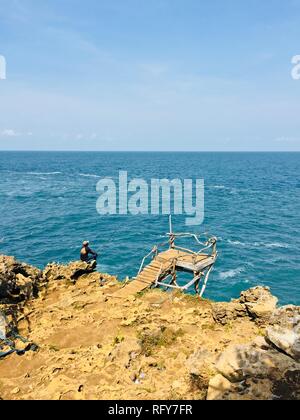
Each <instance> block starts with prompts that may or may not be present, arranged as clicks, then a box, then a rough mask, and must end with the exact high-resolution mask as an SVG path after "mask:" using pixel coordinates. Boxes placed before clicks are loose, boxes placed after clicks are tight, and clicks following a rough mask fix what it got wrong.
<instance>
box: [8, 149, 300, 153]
mask: <svg viewBox="0 0 300 420" xmlns="http://www.w3.org/2000/svg"><path fill="white" fill-rule="evenodd" d="M5 152H10V153H24V152H28V153H34V152H36V153H300V150H94V149H91V150H76V149H74V150H55V149H53V150H51V149H49V150H48V149H47V150H41V149H20V150H11V149H10V150H9V149H7V150H1V149H0V153H5Z"/></svg>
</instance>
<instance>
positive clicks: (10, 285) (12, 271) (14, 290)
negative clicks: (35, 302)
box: [0, 255, 42, 303]
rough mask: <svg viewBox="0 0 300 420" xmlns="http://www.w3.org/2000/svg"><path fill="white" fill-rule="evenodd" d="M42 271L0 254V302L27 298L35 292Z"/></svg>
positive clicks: (11, 301) (19, 300) (13, 301)
mask: <svg viewBox="0 0 300 420" xmlns="http://www.w3.org/2000/svg"><path fill="white" fill-rule="evenodd" d="M41 278H42V273H41V271H40V270H38V269H37V268H35V267H32V266H30V265H28V264H22V263H19V262H18V261H16V260H15V258H13V257H6V256H4V255H0V303H15V302H21V301H23V300H28V299H31V298H32V297H34V296H35V295H36V293H37V290H38V287H39V283H40V281H41Z"/></svg>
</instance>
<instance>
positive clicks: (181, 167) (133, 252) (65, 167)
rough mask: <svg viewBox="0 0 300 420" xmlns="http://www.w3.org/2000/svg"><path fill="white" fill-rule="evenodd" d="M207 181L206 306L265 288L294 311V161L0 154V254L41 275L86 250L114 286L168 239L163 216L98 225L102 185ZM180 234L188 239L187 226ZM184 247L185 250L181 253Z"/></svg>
mask: <svg viewBox="0 0 300 420" xmlns="http://www.w3.org/2000/svg"><path fill="white" fill-rule="evenodd" d="M120 170H126V171H128V176H129V178H134V177H138V178H143V179H145V180H149V181H150V179H151V178H169V179H173V178H181V179H184V178H192V179H196V178H204V180H205V221H204V224H203V225H201V226H197V227H195V228H193V231H194V232H195V233H198V234H200V233H203V232H209V233H210V234H211V235H216V236H217V237H218V238H219V243H218V249H219V259H218V262H217V264H216V266H215V269H214V271H213V273H212V275H211V278H210V283H209V286H208V289H207V293H206V296H205V297H207V298H211V299H214V300H229V299H231V298H233V297H238V295H239V293H240V291H241V290H244V289H246V288H249V287H251V286H254V285H267V286H270V287H271V290H272V292H273V293H274V294H275V295H277V296H278V297H279V299H280V302H281V303H282V304H286V303H294V304H298V305H299V304H300V232H299V226H300V153H171V152H170V153H158V152H157V153H129V152H128V153H102V152H99V153H90V152H84V153H81V152H78V153H77V152H74V153H69V152H1V153H0V208H1V219H0V253H4V254H8V255H14V256H15V257H17V258H18V259H20V260H23V261H26V262H28V263H31V264H34V265H37V266H39V267H43V266H44V265H46V264H47V263H48V262H50V261H57V262H62V263H66V262H68V261H70V260H75V259H77V258H78V253H79V250H80V245H81V242H82V240H84V239H88V240H90V241H91V244H92V247H93V248H95V249H96V250H98V251H100V253H101V261H100V267H99V269H100V270H101V271H106V272H109V273H111V274H116V275H118V276H119V277H120V278H125V277H126V276H127V275H128V276H133V275H135V274H136V272H137V270H138V268H139V265H140V262H141V259H142V258H143V256H144V255H145V254H146V253H147V252H148V251H150V250H151V248H152V246H153V245H154V244H156V243H159V242H162V237H161V235H163V234H164V233H165V232H167V231H168V217H167V216H151V215H148V216H119V215H115V216H105V217H104V216H100V215H99V214H98V213H97V212H96V200H97V198H98V196H99V194H98V193H97V191H96V183H97V181H98V179H99V178H100V177H106V176H111V177H114V178H117V177H118V173H119V171H120ZM173 223H174V228H175V230H177V231H190V230H191V228H187V227H186V226H185V216H184V215H182V216H175V217H174V218H173ZM182 245H189V243H182Z"/></svg>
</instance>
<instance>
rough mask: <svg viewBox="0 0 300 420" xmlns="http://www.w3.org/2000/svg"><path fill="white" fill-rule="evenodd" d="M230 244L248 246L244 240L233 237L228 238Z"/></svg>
mask: <svg viewBox="0 0 300 420" xmlns="http://www.w3.org/2000/svg"><path fill="white" fill-rule="evenodd" d="M227 242H228V243H229V244H230V245H236V246H247V244H245V243H244V242H240V241H232V240H231V239H228V241H227Z"/></svg>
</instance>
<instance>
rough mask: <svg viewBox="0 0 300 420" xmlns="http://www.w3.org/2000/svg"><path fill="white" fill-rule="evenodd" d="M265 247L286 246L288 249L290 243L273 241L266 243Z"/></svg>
mask: <svg viewBox="0 0 300 420" xmlns="http://www.w3.org/2000/svg"><path fill="white" fill-rule="evenodd" d="M265 247H266V248H285V249H288V248H289V245H288V244H283V243H280V242H274V243H271V244H265Z"/></svg>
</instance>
